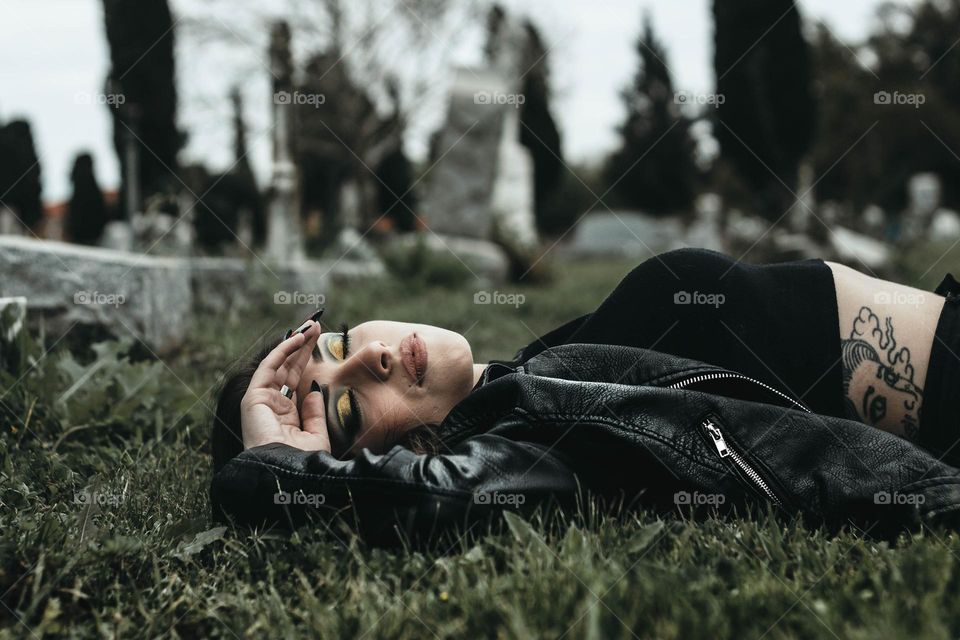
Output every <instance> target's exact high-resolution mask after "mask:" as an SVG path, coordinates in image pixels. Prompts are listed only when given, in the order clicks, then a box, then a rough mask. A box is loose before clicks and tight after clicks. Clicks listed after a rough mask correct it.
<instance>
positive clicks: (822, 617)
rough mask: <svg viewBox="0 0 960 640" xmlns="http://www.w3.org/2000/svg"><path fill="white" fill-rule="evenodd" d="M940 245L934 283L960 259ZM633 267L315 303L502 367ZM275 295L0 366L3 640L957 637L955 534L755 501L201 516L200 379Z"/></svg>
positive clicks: (366, 290)
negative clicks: (421, 516) (379, 526)
mask: <svg viewBox="0 0 960 640" xmlns="http://www.w3.org/2000/svg"><path fill="white" fill-rule="evenodd" d="M952 255H953V256H955V257H956V258H957V259H954V260H953V262H952V264H948V262H950V259H948V260H945V261H944V262H943V263H942V264H941V265H940V268H938V269H937V271H938V273H942V272H943V271H945V270H949V269H950V268H951V267H952V266H953V265H957V266H960V251H956V250H955V251H954V252H953V254H952ZM633 264H634V263H633V262H630V261H625V260H607V261H602V262H578V263H576V264H570V265H565V266H564V265H559V266H557V267H556V268H555V275H554V278H553V279H552V280H551V281H550V282H549V283H547V284H545V285H541V286H537V287H533V286H521V287H515V286H503V287H500V288H499V290H500V291H501V292H502V293H507V294H523V296H525V297H524V299H523V302H522V304H519V305H507V304H475V303H474V296H475V295H476V294H477V289H476V287H475V286H473V285H472V284H470V283H469V282H466V283H464V282H461V283H459V284H455V283H453V282H450V281H448V282H445V283H443V284H431V283H430V282H427V281H425V280H430V281H435V280H437V278H436V277H427V278H421V279H420V280H415V281H414V282H411V281H410V280H407V281H405V283H404V284H402V285H401V284H400V283H399V282H398V281H397V280H391V279H385V280H383V281H379V282H372V283H370V284H368V285H364V286H349V287H341V288H337V289H334V290H332V291H329V292H327V300H326V306H327V308H328V314H329V317H328V318H325V319H329V320H330V321H332V322H339V321H340V320H350V321H353V322H361V321H362V320H364V319H369V318H378V317H382V318H390V319H396V320H408V321H420V322H428V323H432V324H437V325H441V326H446V327H449V328H451V329H454V330H457V331H460V332H463V333H465V334H466V335H467V337H468V338H469V339H470V341H471V343H472V344H473V345H474V349H475V355H476V357H477V359H478V360H479V361H486V360H488V359H491V358H504V357H509V356H511V355H512V354H513V352H514V350H515V349H516V348H517V347H519V346H521V345H523V344H526V343H527V342H529V341H531V340H533V339H534V338H535V336H536V335H537V334H539V333H541V332H544V331H546V330H548V329H551V328H553V327H554V326H557V325H559V324H560V323H562V322H563V321H565V320H568V319H570V318H572V317H574V316H575V315H578V314H580V313H583V312H586V311H589V310H590V309H592V308H593V307H594V306H595V305H596V304H597V303H598V302H599V301H600V300H601V299H602V297H603V295H604V294H605V293H606V292H607V291H609V290H610V288H612V287H613V286H614V284H615V283H616V282H617V281H618V279H619V278H620V277H621V276H622V275H624V274H625V273H626V272H627V271H628V270H629V268H630V267H631V266H632V265H633ZM442 273H443V274H444V278H446V279H447V280H450V278H449V271H448V270H442ZM920 275H922V272H921V271H917V272H916V273H914V274H913V275H912V276H911V277H913V278H914V280H916V279H917V278H919V276H920ZM928 278H929V276H924V279H925V280H926V279H928ZM934 284H935V283H934ZM490 293H492V291H490ZM491 299H492V296H491ZM501 299H503V298H501ZM518 299H519V298H518V297H514V298H513V300H514V301H516V300H518ZM272 302H273V301H272V299H270V300H266V301H265V302H264V304H260V305H256V304H254V305H251V307H250V308H249V309H241V310H238V311H237V312H235V313H232V314H224V315H222V316H219V317H205V318H201V319H200V320H199V322H198V324H197V327H196V329H195V330H194V331H193V332H192V335H191V338H190V341H189V344H188V345H186V347H185V348H183V349H182V350H180V351H179V352H177V353H176V354H173V355H170V356H169V357H166V358H165V359H164V361H163V362H162V363H161V362H158V361H156V359H155V358H153V357H152V356H151V355H150V354H149V352H146V351H145V350H144V349H143V348H142V347H141V346H140V345H138V343H136V341H135V340H132V339H127V340H125V341H120V342H108V343H101V344H93V345H91V344H90V341H89V340H73V341H71V340H70V339H67V340H64V344H66V343H70V342H72V343H73V349H74V351H75V354H74V355H73V356H69V355H68V354H67V352H66V350H65V349H64V348H63V345H58V347H57V348H55V349H54V350H53V351H52V352H51V353H49V354H47V355H46V356H43V351H42V350H41V349H39V347H38V346H36V345H34V346H30V345H26V346H25V349H26V351H28V353H27V354H26V355H31V354H32V355H33V356H34V357H35V358H36V359H35V360H34V361H29V364H28V365H27V366H25V367H24V368H23V370H22V371H20V372H19V374H18V375H15V376H10V375H9V374H4V375H5V377H4V378H2V379H0V395H2V397H0V403H2V404H0V415H2V427H3V435H2V436H0V602H2V605H3V606H2V608H0V620H2V622H0V638H14V637H31V638H42V637H93V636H100V637H165V636H168V635H169V636H177V637H184V638H205V637H222V638H245V637H258V636H262V637H293V636H300V635H303V636H305V637H323V638H371V639H372V638H417V639H420V638H433V637H438V638H446V637H468V638H474V637H503V638H513V637H517V638H522V637H567V638H630V637H637V638H700V637H703V638H733V637H735V638H761V637H767V638H785V637H824V638H831V637H840V638H848V637H862V638H877V637H884V638H916V637H932V638H949V637H957V636H958V635H960V597H958V592H960V536H958V535H957V534H955V533H951V532H947V531H924V532H920V533H917V534H914V535H904V536H902V537H901V538H900V539H899V540H898V541H897V542H896V544H890V543H886V542H878V541H876V540H871V539H869V538H866V537H863V536H862V535H861V534H860V533H859V532H857V531H844V532H841V533H840V534H839V535H836V536H829V535H827V534H825V533H823V532H820V531H817V530H810V529H806V528H804V527H803V526H802V525H801V524H800V523H798V522H783V521H779V520H777V519H776V518H774V517H772V516H770V515H769V514H758V515H756V516H755V517H750V518H743V519H724V520H721V519H713V520H707V521H705V522H698V523H694V522H691V521H689V520H687V519H685V518H684V517H682V516H680V515H676V516H667V517H661V518H658V517H656V516H654V515H652V514H647V513H634V514H631V515H620V516H616V515H611V514H604V513H600V512H598V511H593V510H590V509H587V510H586V512H585V513H583V514H581V516H580V517H579V518H574V519H568V520H565V521H560V520H552V521H548V522H543V521H539V520H536V519H534V520H533V521H532V522H527V521H524V520H521V519H519V518H509V520H508V523H507V524H508V526H507V527H505V528H504V530H503V531H501V532H497V533H489V534H484V535H479V536H470V537H468V538H466V539H459V540H452V541H448V542H446V543H444V544H442V545H437V546H436V547H435V548H433V549H428V550H424V551H418V552H415V553H414V552H408V551H403V550H399V551H385V550H373V549H369V548H365V547H364V546H363V545H362V544H360V543H359V541H357V540H356V539H354V538H353V537H351V536H350V534H349V533H348V532H346V531H344V530H342V529H340V528H338V527H334V529H333V531H332V532H331V531H328V530H325V529H323V528H322V527H316V528H309V529H301V530H300V531H299V532H297V534H296V535H294V536H293V537H288V536H286V535H283V534H280V533H277V532H258V533H251V532H247V531H231V530H227V531H224V530H223V529H220V528H215V527H214V525H213V523H212V522H211V521H210V517H209V505H208V498H207V484H208V481H209V475H210V458H209V455H208V453H207V450H206V445H205V437H206V435H207V432H208V429H209V423H210V415H211V414H210V411H211V409H212V400H211V395H210V394H211V388H212V387H213V386H214V385H215V384H216V381H217V375H218V372H219V371H220V370H221V368H222V366H223V365H224V364H225V363H227V362H229V361H230V360H231V359H232V358H234V357H236V356H237V355H239V354H241V353H243V352H244V351H245V350H247V349H249V348H250V346H251V345H252V344H253V343H254V342H255V341H257V340H258V339H259V338H260V337H261V336H263V335H264V333H266V335H267V336H269V337H274V336H279V335H280V334H282V333H283V331H284V330H285V329H286V328H287V327H289V326H291V325H293V324H294V323H296V322H298V321H299V320H300V315H301V314H302V313H304V312H305V311H306V309H304V308H295V307H291V306H288V305H274V304H272ZM41 356H42V357H41ZM95 363H99V364H98V365H97V366H96V367H95V368H91V365H92V364H95Z"/></svg>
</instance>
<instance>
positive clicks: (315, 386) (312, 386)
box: [310, 380, 320, 393]
mask: <svg viewBox="0 0 960 640" xmlns="http://www.w3.org/2000/svg"><path fill="white" fill-rule="evenodd" d="M314 391H320V385H319V384H317V381H316V380H314V381H313V382H311V383H310V393H313V392H314Z"/></svg>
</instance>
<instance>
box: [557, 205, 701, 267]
mask: <svg viewBox="0 0 960 640" xmlns="http://www.w3.org/2000/svg"><path fill="white" fill-rule="evenodd" d="M571 235H572V238H571V239H570V240H569V241H568V242H567V243H565V244H564V245H562V246H561V247H558V248H557V249H556V251H557V252H558V253H559V254H560V255H562V256H565V257H567V258H578V257H593V256H624V257H629V258H632V259H637V260H641V259H645V258H649V257H651V256H654V255H656V254H658V253H663V252H664V251H670V250H671V249H678V248H680V247H683V246H685V242H684V236H685V231H684V228H683V224H682V222H681V221H680V220H679V219H677V218H655V217H653V216H650V215H646V214H643V213H637V212H635V211H602V212H596V213H590V214H587V215H586V216H584V217H583V219H582V220H581V221H580V223H579V224H578V225H577V226H576V227H575V229H574V231H573V233H572V234H571Z"/></svg>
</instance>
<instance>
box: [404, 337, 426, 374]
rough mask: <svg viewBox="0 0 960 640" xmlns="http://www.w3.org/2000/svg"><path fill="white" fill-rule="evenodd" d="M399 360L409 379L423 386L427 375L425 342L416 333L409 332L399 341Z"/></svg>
mask: <svg viewBox="0 0 960 640" xmlns="http://www.w3.org/2000/svg"><path fill="white" fill-rule="evenodd" d="M400 360H401V362H403V369H404V370H405V371H406V372H407V375H408V376H410V380H412V381H413V382H414V384H416V385H418V386H423V379H424V378H425V377H426V375H427V344H426V343H425V342H424V341H423V338H421V337H420V336H418V335H417V334H416V333H411V334H410V335H408V336H407V337H405V338H404V339H403V340H401V341H400Z"/></svg>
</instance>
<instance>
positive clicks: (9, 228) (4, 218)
mask: <svg viewBox="0 0 960 640" xmlns="http://www.w3.org/2000/svg"><path fill="white" fill-rule="evenodd" d="M0 235H16V236H21V235H23V227H22V226H21V225H20V221H19V220H18V219H17V215H16V214H15V213H14V212H13V210H12V209H10V208H9V207H7V206H5V205H3V204H0Z"/></svg>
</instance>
